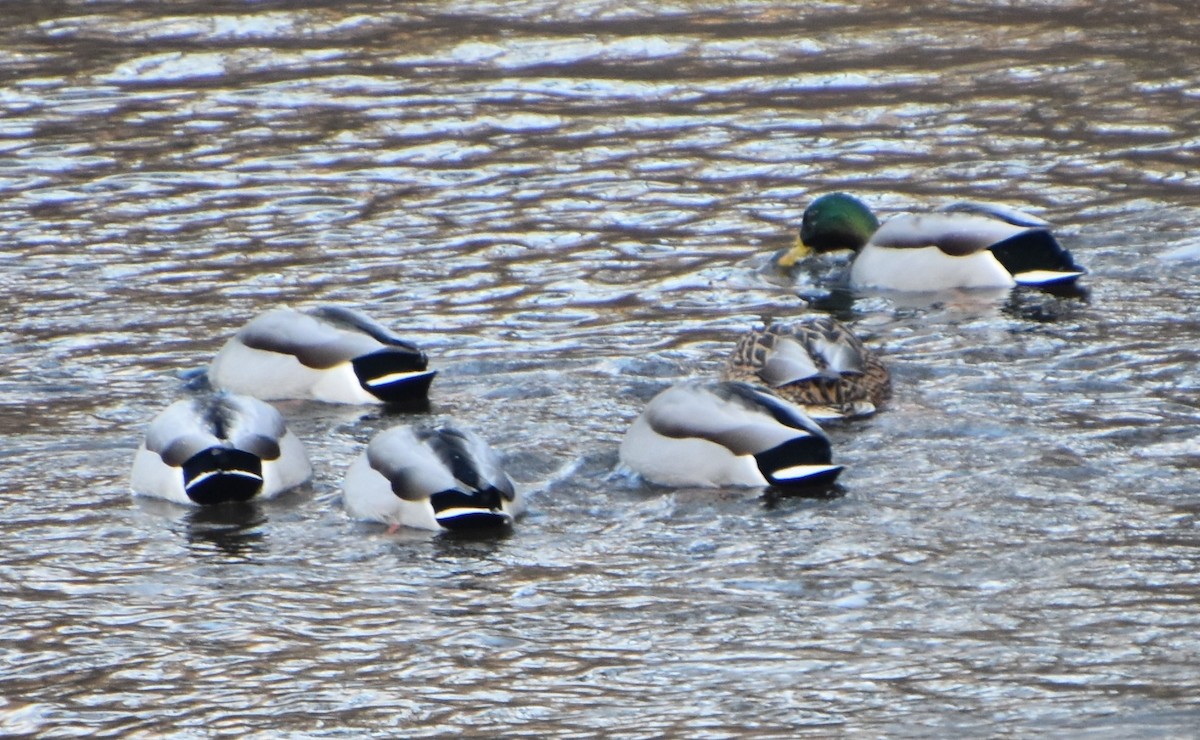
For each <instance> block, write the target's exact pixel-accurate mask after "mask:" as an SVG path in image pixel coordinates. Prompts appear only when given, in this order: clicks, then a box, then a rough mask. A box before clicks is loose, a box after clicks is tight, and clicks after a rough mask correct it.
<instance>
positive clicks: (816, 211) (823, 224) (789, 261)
mask: <svg viewBox="0 0 1200 740" xmlns="http://www.w3.org/2000/svg"><path fill="white" fill-rule="evenodd" d="M878 228H879V219H877V218H875V214H873V213H871V209H870V208H868V207H867V204H866V203H863V202H862V201H861V200H859V199H858V198H855V197H854V196H853V195H847V194H846V193H829V194H828V195H822V196H821V197H820V198H817V199H816V200H814V201H813V202H812V203H810V204H809V206H808V208H806V209H805V210H804V220H803V221H802V222H801V223H800V238H799V239H797V240H796V246H794V247H792V248H791V249H790V250H788V251H787V252H785V253H784V254H783V255H782V256H781V257H780V258H779V265H780V266H781V267H791V266H792V265H794V264H796V263H797V262H799V261H800V260H802V259H804V258H805V257H808V256H809V255H810V254H812V253H814V252H836V251H838V250H839V249H853V250H854V251H856V252H857V251H858V250H860V249H862V248H863V245H865V244H866V243H867V242H868V241H870V240H871V235H872V234H874V233H875V231H876V230H877V229H878Z"/></svg>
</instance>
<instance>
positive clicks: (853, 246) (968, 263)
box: [778, 193, 1085, 292]
mask: <svg viewBox="0 0 1200 740" xmlns="http://www.w3.org/2000/svg"><path fill="white" fill-rule="evenodd" d="M841 249H850V250H853V251H854V252H855V253H856V254H855V257H854V261H853V263H852V264H851V266H850V284H851V286H852V287H855V288H882V289H886V290H899V291H912V292H920V291H936V290H947V289H951V288H1010V287H1013V286H1014V285H1034V286H1047V287H1048V286H1059V285H1064V284H1069V283H1073V282H1074V281H1075V280H1076V279H1078V278H1079V277H1080V276H1081V275H1083V274H1085V270H1084V269H1083V268H1081V267H1080V266H1079V265H1078V264H1076V263H1075V260H1074V259H1073V258H1072V257H1071V253H1070V252H1068V251H1067V250H1066V249H1064V248H1063V247H1062V245H1060V244H1059V243H1058V241H1057V240H1056V239H1055V238H1054V236H1053V235H1052V234H1051V233H1050V224H1049V223H1047V222H1046V221H1043V220H1042V219H1040V218H1037V217H1035V216H1031V215H1029V214H1026V213H1022V212H1020V211H1017V210H1014V209H1010V208H1005V207H1003V206H996V205H990V204H984V203H955V204H952V205H950V206H946V207H944V208H941V209H939V210H937V211H935V212H932V213H922V214H901V215H898V216H894V217H893V218H890V219H888V220H887V221H886V222H885V223H884V224H883V225H882V226H880V225H879V221H878V220H877V219H876V218H875V215H874V214H873V213H871V209H870V208H868V207H867V206H866V204H864V203H863V202H862V201H860V200H858V199H857V198H855V197H853V196H851V195H847V194H846V193H830V194H828V195H823V196H821V197H819V198H817V199H816V200H814V201H813V202H812V203H811V204H810V205H809V206H808V208H807V209H806V210H805V212H804V218H803V220H802V222H801V225H800V238H799V240H798V241H797V244H796V246H795V247H794V248H793V249H792V250H791V251H789V252H787V253H786V254H784V255H782V256H781V257H780V258H779V260H778V262H779V265H780V266H781V267H785V268H786V267H791V266H792V265H794V264H796V263H797V262H798V261H800V260H802V259H804V258H805V257H806V256H808V255H809V254H812V253H813V252H828V251H836V250H841Z"/></svg>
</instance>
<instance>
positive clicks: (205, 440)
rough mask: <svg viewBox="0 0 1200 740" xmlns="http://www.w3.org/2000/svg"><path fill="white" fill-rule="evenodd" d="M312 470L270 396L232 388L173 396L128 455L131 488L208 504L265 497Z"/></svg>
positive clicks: (140, 492) (296, 482)
mask: <svg viewBox="0 0 1200 740" xmlns="http://www.w3.org/2000/svg"><path fill="white" fill-rule="evenodd" d="M311 476H312V466H311V465H310V463H309V460H308V454H307V453H306V452H305V449H304V445H303V443H301V441H300V439H299V438H298V437H297V436H296V435H295V434H293V433H292V432H291V431H290V430H289V429H288V427H287V424H286V423H285V422H284V419H283V416H282V415H281V414H280V413H279V411H278V410H276V409H275V407H273V406H271V405H270V404H268V403H264V402H263V401H260V400H258V399H257V398H252V397H250V396H243V395H238V394H232V393H224V392H222V393H211V394H205V395H203V396H199V397H195V398H189V399H184V400H180V401H176V402H175V403H173V404H171V405H170V406H168V407H167V408H166V409H164V410H163V411H162V412H161V413H159V414H158V415H157V416H156V417H154V419H153V420H152V421H151V422H150V425H149V427H148V428H147V430H146V435H145V438H144V440H143V441H142V443H141V445H140V446H139V447H138V450H137V452H136V453H135V454H134V458H133V471H132V473H131V475H130V488H131V489H132V491H133V493H134V494H137V495H144V496H151V497H156V498H161V499H166V500H168V501H173V502H175V503H177V504H188V505H194V506H213V505H217V504H225V503H238V502H245V501H250V500H252V499H269V498H272V497H274V496H277V495H278V494H280V493H282V492H284V491H287V490H289V489H291V488H295V487H296V486H299V485H300V484H302V483H304V482H305V481H307V480H308V479H309V478H310V477H311Z"/></svg>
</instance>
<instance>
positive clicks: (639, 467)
mask: <svg viewBox="0 0 1200 740" xmlns="http://www.w3.org/2000/svg"><path fill="white" fill-rule="evenodd" d="M618 456H619V459H620V462H621V465H622V466H623V467H624V468H626V469H628V470H631V471H633V472H634V473H637V474H638V475H640V476H641V477H642V478H643V479H644V480H646V481H649V482H650V483H654V484H657V485H661V486H673V487H698V488H718V487H725V486H741V487H755V486H772V487H776V488H780V489H789V488H804V487H812V486H827V485H830V484H832V483H833V482H834V481H835V480H836V479H837V477H838V475H839V474H841V472H842V469H843V466H841V465H834V464H832V452H831V448H830V444H829V438H828V437H827V436H826V435H825V432H824V431H822V429H821V427H819V426H818V425H817V423H816V422H814V421H813V420H812V419H811V418H809V416H808V415H807V414H806V413H805V412H804V409H802V408H801V407H799V406H797V405H796V404H793V403H791V402H790V401H787V400H784V399H783V398H780V397H779V396H778V395H776V394H775V393H773V392H772V391H771V390H769V389H767V388H764V387H762V386H756V385H752V384H749V383H744V382H741V381H711V380H699V379H695V380H687V381H682V382H679V383H676V384H675V385H672V386H671V387H669V388H667V389H666V390H664V391H662V392H660V393H659V394H658V395H656V396H654V397H653V398H652V399H651V400H650V402H649V403H647V404H646V407H645V409H644V410H643V411H642V413H641V414H640V415H639V416H638V417H637V418H636V419H635V420H634V421H633V424H632V425H630V427H629V429H628V431H626V433H625V436H624V437H623V438H622V439H621V445H620V449H619V451H618Z"/></svg>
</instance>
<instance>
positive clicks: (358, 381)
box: [208, 306, 437, 404]
mask: <svg viewBox="0 0 1200 740" xmlns="http://www.w3.org/2000/svg"><path fill="white" fill-rule="evenodd" d="M435 375H437V371H436V370H430V369H429V360H428V358H427V357H426V355H425V353H424V352H422V351H421V350H420V349H419V348H418V347H417V346H416V345H414V344H413V343H411V342H408V341H405V340H403V339H401V338H400V337H398V336H396V335H395V334H393V333H392V332H390V331H389V330H388V329H386V328H385V327H383V326H382V325H381V324H379V323H378V322H376V321H374V320H373V319H371V318H369V317H367V316H366V315H364V314H362V313H360V312H358V311H354V310H352V309H348V308H345V307H342V306H321V307H319V308H316V309H313V310H311V311H307V312H301V311H296V310H294V309H291V308H286V307H284V308H276V309H273V310H270V311H267V312H265V313H262V314H260V315H258V316H257V317H255V318H254V319H252V320H251V321H250V322H249V323H248V324H246V325H245V326H243V327H242V328H241V329H240V330H239V331H238V332H237V333H236V334H235V335H234V336H233V337H232V338H231V339H230V340H229V341H227V342H226V343H225V344H224V346H222V347H221V349H220V351H219V352H217V354H216V356H215V357H214V358H213V360H212V362H211V363H210V364H209V367H208V380H209V383H211V384H212V385H213V386H214V387H216V388H221V389H225V390H229V391H233V392H235V393H243V394H246V395H251V396H254V397H256V398H261V399H263V400H268V401H272V400H282V399H294V398H298V399H316V400H318V401H326V402H330V403H344V404H367V403H380V402H383V403H406V402H414V401H422V400H425V399H426V397H427V394H428V392H429V386H430V384H431V383H432V382H433V378H434V376H435Z"/></svg>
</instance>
